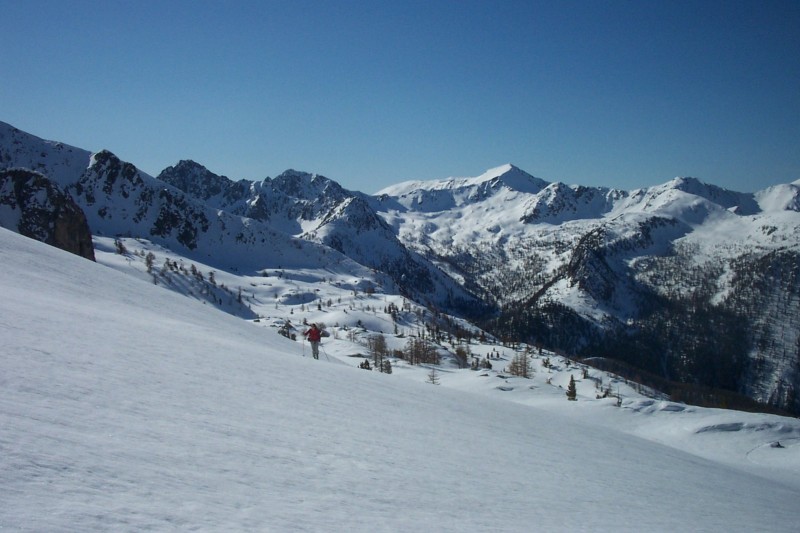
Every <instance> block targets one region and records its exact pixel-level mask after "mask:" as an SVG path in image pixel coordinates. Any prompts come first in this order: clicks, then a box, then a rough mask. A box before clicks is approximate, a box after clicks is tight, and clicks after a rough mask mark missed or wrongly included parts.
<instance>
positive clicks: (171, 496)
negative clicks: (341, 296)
mask: <svg viewBox="0 0 800 533" xmlns="http://www.w3.org/2000/svg"><path fill="white" fill-rule="evenodd" d="M0 257H2V266H3V268H2V275H0V291H2V294H3V298H2V299H0V331H2V334H0V388H1V389H2V391H3V394H2V395H0V501H2V502H3V504H2V505H0V528H2V529H9V530H19V531H100V530H113V531H141V530H147V529H150V530H158V531H164V530H204V531H221V530H237V531H248V530H250V531H343V530H351V531H421V530H426V531H427V530H435V531H460V532H463V531H536V530H549V531H608V530H615V531H675V530H679V531H690V530H691V531H721V530H724V531H756V530H770V531H794V530H795V528H796V524H797V522H798V518H800V513H799V512H798V510H797V507H796V502H797V501H798V495H799V494H800V483H794V484H792V483H789V482H784V481H781V480H778V481H776V480H773V479H770V473H771V472H772V470H771V468H774V464H775V461H773V462H772V464H771V465H766V463H768V462H770V461H767V460H763V461H762V465H766V466H764V467H763V468H755V466H758V465H756V464H755V463H751V464H750V465H744V466H743V465H739V464H735V463H733V462H730V463H728V462H726V460H727V459H726V457H728V456H726V455H724V454H725V453H727V452H728V451H730V450H731V448H730V447H725V446H724V445H723V444H722V443H723V442H724V439H725V438H733V437H736V436H740V435H742V434H743V432H742V431H738V432H736V431H727V432H724V431H718V432H707V435H706V436H709V437H713V438H714V439H715V444H716V445H717V446H718V449H719V452H720V453H721V454H723V457H722V460H717V459H715V458H713V457H701V456H699V455H697V454H692V453H687V452H686V451H683V450H682V449H679V446H684V447H686V446H689V445H690V444H691V439H692V437H691V435H689V436H687V435H686V433H683V434H682V435H683V436H676V437H674V439H684V440H685V442H684V441H683V440H681V441H680V442H677V445H676V443H675V442H673V443H672V445H671V446H665V445H663V444H659V443H657V442H653V440H654V439H653V438H652V437H653V435H654V434H657V433H658V430H657V429H656V428H655V426H657V425H658V424H659V421H664V420H673V419H671V418H669V419H668V418H667V417H673V416H676V417H677V416H681V413H680V412H677V411H665V410H663V409H661V410H655V411H654V412H652V413H647V412H646V410H647V408H648V407H651V406H657V405H658V402H655V403H653V404H650V405H646V400H644V399H641V398H640V399H636V400H633V399H631V400H629V402H630V404H631V405H630V407H629V408H626V407H624V406H623V408H621V409H618V408H616V407H613V406H611V405H609V403H608V402H603V401H588V400H586V397H588V396H589V394H587V393H585V392H583V393H582V394H583V395H584V396H583V399H584V400H586V401H578V402H567V401H566V400H565V399H564V395H563V390H562V389H559V388H558V387H557V386H548V385H546V384H545V383H543V377H544V376H543V374H541V373H537V374H536V375H535V377H534V379H533V380H522V379H521V378H509V379H508V381H509V383H510V384H512V385H513V386H514V387H515V388H514V390H513V391H511V392H503V391H500V390H498V389H497V388H496V384H497V383H498V382H501V381H504V380H503V379H501V378H498V377H497V373H498V371H497V368H496V369H495V371H494V372H492V373H489V375H487V376H483V377H482V376H481V374H482V372H473V371H470V370H457V371H456V370H455V369H452V368H443V371H442V373H441V376H442V386H438V387H437V386H432V385H430V384H426V383H424V378H423V376H424V373H426V372H427V370H426V369H417V368H413V369H403V371H401V372H398V373H397V374H398V375H397V376H396V375H394V374H392V375H384V374H379V373H377V372H364V371H363V370H359V369H356V368H351V367H350V366H349V365H354V364H357V363H358V361H359V359H355V358H348V357H347V355H346V354H348V353H350V352H352V351H353V348H354V345H353V344H352V343H350V341H348V340H347V339H344V338H328V339H326V340H325V344H324V348H325V350H326V353H327V354H328V355H329V356H330V361H326V360H325V356H323V358H322V360H320V361H315V360H312V359H310V358H308V357H306V358H303V357H302V356H301V355H302V345H301V343H298V342H292V341H290V340H288V339H285V338H283V337H281V336H280V335H278V334H276V333H275V332H274V330H273V329H272V328H269V327H263V326H265V323H264V322H259V323H258V324H253V323H252V322H251V321H246V320H242V319H240V318H236V317H233V316H231V315H229V314H226V313H223V312H220V311H219V310H217V309H215V308H214V306H212V305H207V304H203V303H201V302H198V301H196V300H195V299H192V298H186V297H185V296H184V295H181V294H177V293H175V292H171V291H165V290H163V287H161V286H157V285H154V284H153V283H151V282H149V281H147V280H146V279H145V280H142V279H135V278H134V277H131V276H129V275H123V274H121V273H119V272H114V270H113V269H109V268H107V267H105V266H103V265H97V264H92V263H91V262H88V261H85V260H82V259H79V258H77V257H74V256H71V255H68V254H65V253H63V252H61V251H59V250H55V249H53V248H50V247H47V246H45V245H43V244H41V243H38V242H35V241H31V240H28V239H25V238H23V237H21V236H19V235H17V234H14V233H11V232H8V231H6V230H0ZM348 314H349V313H348ZM310 316H312V317H313V316H314V315H313V313H310ZM258 326H262V327H258ZM507 355H510V354H507ZM336 361H344V362H346V363H348V365H340V364H332V363H334V362H336ZM403 374H405V376H404V375H403ZM414 374H416V377H415V375H414ZM404 377H408V378H409V379H404ZM562 377H563V376H560V378H562ZM577 378H578V376H577V375H576V379H577ZM567 379H568V378H567ZM528 383H531V384H532V385H535V386H537V387H538V388H537V389H536V390H532V389H530V388H526V385H527V384H528ZM518 384H521V385H518ZM587 385H588V383H587ZM458 389H462V390H458ZM524 391H530V394H522V393H523V392H524ZM544 391H551V392H552V394H550V393H545V392H544ZM510 396H514V397H516V398H517V399H518V400H523V401H521V402H520V401H508V399H509V397H510ZM635 402H640V403H639V404H638V405H640V407H641V409H640V411H634V410H633V409H632V407H633V404H634V403H635ZM525 403H527V405H524V404H525ZM725 416H732V417H733V416H736V417H737V420H738V419H740V418H741V417H739V416H738V415H733V414H731V415H728V414H727V413H714V412H708V413H707V417H708V418H707V420H705V421H704V427H707V426H711V425H714V424H720V423H725V420H724V417H725ZM626 417H627V418H626ZM752 417H754V418H747V419H748V420H760V421H761V422H762V423H764V424H773V423H777V422H776V421H775V419H776V418H778V419H780V417H775V418H773V417H767V416H766V415H752ZM623 420H625V421H627V422H625V424H623V423H622V421H623ZM637 420H643V421H645V423H644V424H642V426H643V427H644V429H643V430H642V433H643V434H646V435H647V439H645V438H641V437H637V436H634V435H632V434H631V433H633V432H634V431H635V429H636V428H637V427H638V423H637ZM780 420H781V421H783V423H784V424H785V428H784V429H783V430H780V431H782V433H780V432H779V433H778V434H783V435H786V436H792V435H793V436H794V437H797V436H798V426H797V422H796V421H794V420H792V419H780ZM684 422H685V420H684ZM618 424H619V425H622V426H623V427H622V430H623V431H620V430H619V429H617V427H616V426H617V425H618ZM626 424H627V427H625V425H626ZM649 424H652V425H651V426H649V427H648V425H649ZM665 427H666V428H669V427H670V424H665ZM719 427H726V426H719ZM729 427H732V426H729ZM770 427H772V428H773V429H774V428H775V427H776V426H770ZM772 431H773V430H771V429H769V428H767V427H766V426H765V429H764V430H763V431H762V435H763V436H765V437H769V438H771V436H772V435H774V434H775V433H773V432H772ZM751 434H755V433H751ZM670 438H673V437H670V434H669V433H668V434H667V435H666V436H665V437H664V440H665V441H668V440H670ZM701 438H705V437H701ZM758 450H759V453H761V452H762V451H763V452H764V453H767V450H762V449H761V448H759V449H758ZM797 450H798V448H797V447H796V446H793V445H792V444H791V442H790V441H787V447H786V448H784V450H783V451H787V452H789V453H790V454H792V456H793V457H796V453H795V452H796V451H797ZM773 451H778V450H774V449H773ZM707 453H708V454H709V455H713V453H714V452H713V451H709V452H707ZM753 455H754V454H752V453H751V454H750V457H751V458H753ZM754 465H755V466H754ZM782 468H787V466H786V465H782Z"/></svg>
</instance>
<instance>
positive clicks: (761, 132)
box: [0, 0, 800, 193]
mask: <svg viewBox="0 0 800 533" xmlns="http://www.w3.org/2000/svg"><path fill="white" fill-rule="evenodd" d="M0 12H2V13H3V15H2V17H0V39H2V40H0V42H1V43H2V45H0V47H2V48H0V72H2V73H3V76H2V78H3V79H2V83H0V120H2V121H5V122H8V123H10V124H12V125H14V126H16V127H18V128H20V129H23V130H25V131H28V132H30V133H33V134H35V135H38V136H40V137H44V138H48V139H54V140H59V141H63V142H66V143H68V144H72V145H76V146H79V147H81V148H85V149H88V150H100V149H103V148H107V149H109V150H111V151H112V152H114V153H116V154H117V155H119V156H120V157H121V158H123V159H124V160H127V161H130V162H132V163H134V164H135V165H137V166H138V167H140V168H141V169H142V170H144V171H146V172H148V173H150V174H153V175H156V174H158V173H159V172H160V171H161V170H162V169H163V168H165V167H166V166H169V165H173V164H175V163H177V162H178V161H179V160H180V159H194V160H195V161H197V162H199V163H201V164H203V165H205V166H206V167H208V168H209V169H210V170H211V171H213V172H216V173H218V174H224V175H227V176H228V177H230V178H232V179H241V178H247V179H263V178H265V177H267V176H275V175H277V174H279V173H280V172H282V171H283V170H286V169H288V168H294V169H297V170H305V171H308V172H316V173H320V174H324V175H325V176H327V177H329V178H332V179H334V180H336V181H338V182H339V183H340V184H342V185H343V186H344V187H346V188H349V189H353V190H360V191H363V192H367V193H372V192H375V191H377V190H378V189H380V188H382V187H384V186H386V185H389V184H392V183H396V182H399V181H404V180H408V179H434V178H444V177H448V176H476V175H479V174H481V173H482V172H483V171H485V170H486V169H488V168H491V167H495V166H498V165H501V164H504V163H513V164H515V165H517V166H519V167H521V168H522V169H523V170H526V171H527V172H529V173H531V174H534V175H536V176H538V177H540V178H542V179H545V180H548V181H562V182H565V183H570V184H572V183H578V184H582V185H599V186H608V187H617V188H622V189H633V188H637V187H645V186H650V185H655V184H659V183H663V182H666V181H668V180H670V179H671V178H673V177H675V176H695V177H698V178H700V179H702V180H703V181H706V182H708V183H714V184H717V185H721V186H723V187H727V188H730V189H734V190H739V191H754V190H757V189H760V188H763V187H766V186H769V185H772V184H775V183H787V182H790V181H794V180H796V179H798V178H800V2H798V1H796V0H791V1H777V0H766V1H763V0H761V1H756V0H753V1H746V2H739V1H735V0H728V1H716V0H700V1H693V0H664V1H658V2H655V1H649V0H638V1H630V2H628V1H609V0H583V1H560V0H549V1H534V0H529V1H523V2H517V1H503V0H492V1H488V0H487V1H471V0H460V1H454V2H451V1H445V0H428V1H402V0H394V1H380V0H373V1H355V0H337V1H334V0H331V1H325V2H323V1H303V0H294V1H288V0H287V1H275V2H273V1H267V0H263V1H243V0H238V1H237V0H230V1H225V2H223V1H221V0H220V1H210V2H209V1H202V0H194V1H185V2H184V1H159V2H151V1H149V0H131V1H122V0H107V1H102V2H89V1H81V0H69V1H67V0H51V1H41V0H26V1H24V2H21V1H19V0H0Z"/></svg>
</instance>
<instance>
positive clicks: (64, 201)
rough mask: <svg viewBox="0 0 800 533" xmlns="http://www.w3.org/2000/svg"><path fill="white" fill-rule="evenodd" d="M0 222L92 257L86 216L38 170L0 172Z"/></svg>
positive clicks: (92, 249)
mask: <svg viewBox="0 0 800 533" xmlns="http://www.w3.org/2000/svg"><path fill="white" fill-rule="evenodd" d="M0 225H2V226H3V227H6V228H8V229H10V230H12V231H17V232H19V233H20V234H22V235H25V236H26V237H30V238H32V239H36V240H38V241H42V242H44V243H46V244H49V245H51V246H55V247H56V248H61V249H62V250H65V251H67V252H70V253H73V254H75V255H79V256H81V257H85V258H86V259H91V260H92V261H94V260H95V258H94V247H93V246H92V233H91V231H90V230H89V224H88V223H87V221H86V216H85V215H84V213H83V211H82V210H81V208H80V207H78V204H76V203H75V201H74V200H73V199H72V197H71V196H69V195H68V194H66V193H64V192H63V191H62V190H61V189H59V187H58V186H57V185H56V184H55V183H53V182H52V181H50V180H49V179H47V178H46V177H45V176H43V175H42V174H39V173H38V172H33V171H31V170H26V169H9V170H3V171H0Z"/></svg>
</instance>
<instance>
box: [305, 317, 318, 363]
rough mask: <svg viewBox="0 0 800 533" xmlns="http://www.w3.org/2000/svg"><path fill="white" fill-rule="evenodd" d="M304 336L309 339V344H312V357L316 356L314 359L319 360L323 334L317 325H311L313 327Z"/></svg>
mask: <svg viewBox="0 0 800 533" xmlns="http://www.w3.org/2000/svg"><path fill="white" fill-rule="evenodd" d="M303 335H304V336H306V337H307V338H308V342H309V344H311V355H313V356H314V359H319V342H320V341H321V340H322V332H321V331H320V330H319V328H317V325H316V324H311V327H310V328H309V329H307V330H306V332H305V333H303Z"/></svg>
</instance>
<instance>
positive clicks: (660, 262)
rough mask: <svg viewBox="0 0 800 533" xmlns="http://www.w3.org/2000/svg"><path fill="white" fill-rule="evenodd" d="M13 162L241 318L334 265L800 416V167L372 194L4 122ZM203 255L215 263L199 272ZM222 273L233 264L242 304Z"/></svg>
mask: <svg viewBox="0 0 800 533" xmlns="http://www.w3.org/2000/svg"><path fill="white" fill-rule="evenodd" d="M12 168H23V169H27V171H28V172H36V173H39V175H41V176H43V177H44V178H46V179H50V180H52V181H53V183H54V186H55V187H56V188H58V189H59V190H61V191H63V192H64V193H65V194H66V195H68V196H70V197H71V198H73V199H74V201H75V202H76V204H77V205H78V206H79V207H80V208H81V209H82V210H83V211H84V212H85V214H86V217H87V220H88V223H89V226H90V229H91V230H92V232H93V234H94V235H95V246H96V247H97V246H101V247H105V248H106V249H112V248H113V247H114V245H113V244H112V243H113V241H112V242H109V241H107V240H104V239H105V237H110V238H114V239H117V241H118V244H117V245H116V246H118V247H119V246H121V247H125V246H127V247H128V248H130V249H136V250H137V251H138V253H140V254H141V255H139V256H135V257H134V256H132V255H131V254H128V255H125V254H124V253H123V254H122V255H123V256H125V257H126V258H127V261H128V262H129V263H130V265H132V266H135V268H133V273H135V274H136V275H138V276H143V277H145V278H148V277H150V278H152V281H153V282H155V283H161V284H163V285H165V286H168V287H170V288H172V289H173V290H176V291H178V292H180V291H183V290H184V289H186V288H187V287H191V292H192V294H194V295H195V296H197V297H201V296H202V297H201V299H202V300H203V301H205V302H207V303H211V304H213V305H214V306H216V307H219V308H224V309H226V310H228V311H229V312H232V313H233V314H236V315H237V316H243V317H252V316H258V315H262V314H264V313H263V309H264V302H265V300H264V298H262V299H261V300H259V298H258V297H257V296H256V293H257V292H258V288H259V287H261V286H262V285H261V282H260V281H258V280H255V279H250V278H249V276H252V275H256V276H260V277H264V278H269V280H270V281H269V283H272V282H273V281H274V280H275V277H276V276H279V278H280V279H281V280H284V281H285V280H286V279H292V280H293V283H295V286H292V287H289V286H286V287H284V288H285V291H284V292H279V291H278V289H275V291H274V293H271V294H270V296H269V298H270V301H274V302H275V305H282V304H285V305H310V304H312V303H315V304H316V305H317V306H322V304H323V300H321V299H320V298H318V297H317V296H316V294H317V293H318V291H317V290H316V289H315V288H311V287H304V288H302V289H301V288H299V286H298V285H297V284H298V283H300V280H304V279H314V280H316V281H317V282H319V283H323V284H326V283H332V282H333V281H332V280H333V279H335V280H336V281H335V283H337V284H339V286H340V287H345V286H347V287H350V288H351V289H352V290H353V291H354V292H357V291H369V292H377V293H379V294H384V295H393V296H405V297H406V298H407V299H409V300H411V301H413V302H417V303H419V304H422V306H423V307H426V308H427V311H426V312H427V313H429V315H428V316H436V317H437V318H438V319H439V320H440V321H441V323H439V324H436V325H435V326H430V325H425V326H422V325H420V326H419V327H434V328H440V327H442V326H443V325H446V326H447V328H448V330H449V331H451V332H452V331H462V332H463V331H471V330H474V326H467V325H461V324H456V323H455V322H452V318H447V319H444V318H441V317H440V316H439V313H440V311H446V312H450V313H451V314H456V315H460V317H462V318H463V317H469V318H471V319H472V320H473V321H475V322H476V323H477V324H478V325H479V326H481V327H482V328H483V329H484V330H485V331H488V332H490V333H491V334H494V335H496V336H498V337H500V338H503V339H506V340H508V341H524V342H527V343H530V344H533V345H542V346H544V347H547V348H550V349H554V350H558V351H559V352H561V353H564V354H570V355H572V356H575V357H586V358H588V357H591V358H593V360H594V361H606V363H604V364H611V363H609V362H610V361H613V362H614V364H615V365H618V364H619V363H624V364H625V365H628V369H627V372H628V373H629V374H630V375H632V376H634V375H635V376H637V377H638V378H639V379H644V378H643V376H645V375H646V376H647V380H648V382H649V383H651V384H652V385H653V386H656V387H659V388H661V389H662V390H664V391H668V392H670V393H671V394H672V395H673V397H674V398H681V399H684V400H688V401H692V402H706V401H713V402H715V403H716V404H725V403H726V402H728V401H729V399H727V398H726V397H725V394H727V393H737V394H741V395H745V396H747V397H749V398H753V399H755V400H757V401H760V402H763V403H768V404H770V405H772V406H774V407H777V408H781V409H785V410H788V411H790V412H793V413H800V394H798V391H800V353H798V352H800V339H799V338H798V337H799V336H800V322H799V321H800V281H798V280H799V279H800V275H799V274H798V267H797V265H798V264H800V243H799V241H800V237H798V236H800V227H798V226H800V181H798V182H794V183H790V184H785V185H779V186H775V187H770V188H768V189H765V190H763V191H759V192H757V193H755V194H745V193H738V192H734V191H727V190H724V189H722V188H719V187H716V186H713V185H709V184H705V183H703V182H701V181H700V180H697V179H694V178H676V179H674V180H672V181H669V182H667V183H664V184H663V185H659V186H656V187H650V188H646V189H638V190H634V191H621V190H615V189H607V188H593V187H583V186H577V185H565V184H562V183H548V182H546V181H544V180H542V179H539V178H535V177H533V176H531V175H529V174H527V173H526V172H524V171H523V170H521V169H519V168H517V167H514V166H513V165H504V166H501V167H498V168H495V169H491V170H489V171H487V172H486V173H484V174H482V175H480V176H477V177H467V178H448V179H444V180H437V181H427V182H420V181H416V182H405V183H401V184H398V185H395V186H392V187H388V188H387V189H385V190H383V191H381V192H380V193H379V194H377V195H375V196H372V197H370V196H366V195H364V194H361V193H358V192H351V191H347V190H346V189H344V188H342V187H341V186H339V185H338V184H337V183H336V182H334V181H332V180H330V179H328V178H325V177H324V176H319V175H312V174H308V173H304V172H298V171H294V170H289V171H286V172H285V173H283V174H281V175H280V176H277V177H275V178H267V179H265V180H263V181H260V182H250V181H245V180H241V181H234V180H231V179H229V178H227V177H225V176H220V175H216V174H214V173H212V172H210V171H209V170H208V169H206V168H204V167H203V166H202V165H200V164H198V163H195V162H192V161H181V162H180V163H178V164H177V165H175V166H174V167H169V168H167V169H165V170H164V171H163V172H162V173H161V174H160V175H159V178H158V179H155V178H153V177H151V176H148V175H146V174H144V173H142V172H141V171H139V170H138V169H136V167H135V166H133V165H132V164H130V163H125V162H123V161H120V160H119V159H118V158H117V157H116V156H114V155H113V154H112V153H111V152H108V151H101V152H99V153H96V154H92V153H90V152H88V151H85V150H81V149H78V148H75V147H70V146H67V145H64V144H63V143H58V142H51V141H44V140H42V139H39V138H37V137H35V136H33V135H29V134H27V133H24V132H21V131H19V130H17V129H15V128H13V127H12V126H9V125H7V124H2V123H0V170H5V171H9V170H10V169H12ZM4 197H5V198H10V196H9V195H8V194H5V193H4ZM4 202H5V203H6V204H7V205H10V204H8V202H7V201H5V200H4ZM16 216H17V215H14V216H6V217H5V218H6V219H8V220H11V222H3V225H4V226H5V227H12V226H14V224H17V222H14V221H15V220H17V219H15V218H14V217H16ZM0 222H1V221H0ZM17 226H18V224H17ZM12 229H15V231H19V228H18V227H14V228H12ZM131 239H133V240H131ZM151 245H152V246H153V247H160V248H158V249H163V250H164V253H165V254H171V256H166V255H165V257H163V263H162V264H163V265H166V266H163V267H162V271H161V272H160V273H159V272H155V273H154V271H153V269H152V267H151V266H148V265H146V264H145V260H144V257H145V255H146V254H148V253H153V252H152V250H157V248H152V250H151V249H150V247H151ZM189 263H192V264H194V263H196V264H202V265H205V266H206V270H205V271H204V272H205V273H204V274H203V275H202V276H197V279H196V280H195V279H194V278H192V277H191V276H189V277H188V278H187V277H186V272H188V271H189V268H188V266H187V265H188V264H189ZM193 266H195V268H196V265H193ZM126 268H127V267H126ZM128 270H130V269H128ZM292 272H293V273H292ZM212 273H213V274H214V276H215V277H216V278H220V279H221V277H222V276H223V275H224V276H227V275H234V277H233V278H230V279H229V280H228V283H229V285H228V288H229V287H230V286H238V287H239V289H238V294H237V297H236V298H234V300H235V302H234V303H230V302H229V300H228V298H229V295H227V293H226V292H225V290H223V289H221V288H220V287H219V286H217V285H215V284H213V283H209V279H208V276H209V275H211V274H212ZM245 278H247V279H248V281H247V282H246V283H245V282H243V279H245ZM195 281H196V282H197V283H195ZM284 281H281V282H280V283H279V284H278V285H281V286H283V285H282V284H283V282H284ZM248 285H249V286H250V287H253V290H252V291H250V292H249V293H248V289H247V286H248ZM243 294H244V296H242V295H243ZM247 294H250V296H249V299H248V296H247ZM475 295H478V296H477V297H476V296H475ZM387 297H388V296H387ZM245 301H247V303H244V302H245ZM259 309H260V310H259ZM340 318H341V319H342V321H344V320H345V319H348V317H340ZM444 322H449V323H448V324H444ZM374 326H375V331H392V330H393V329H395V328H396V327H397V325H396V324H393V323H391V321H390V322H389V323H383V322H381V321H378V322H377V323H376V324H375V325H374ZM598 364H599V363H598ZM618 371H620V372H621V371H622V370H621V369H620V368H618ZM689 385H700V386H705V387H708V388H710V389H709V390H703V391H702V392H700V393H699V392H698V390H697V389H695V390H686V389H685V388H684V386H689ZM711 389H713V390H711ZM721 391H727V392H724V393H723V392H721ZM712 397H713V398H714V400H709V399H708V398H712Z"/></svg>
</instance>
